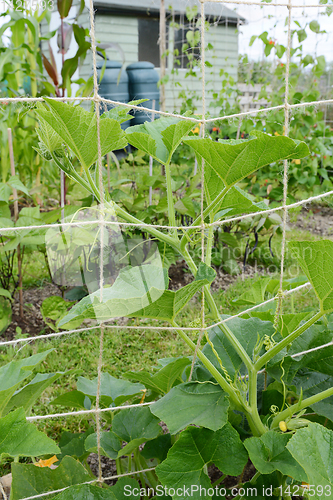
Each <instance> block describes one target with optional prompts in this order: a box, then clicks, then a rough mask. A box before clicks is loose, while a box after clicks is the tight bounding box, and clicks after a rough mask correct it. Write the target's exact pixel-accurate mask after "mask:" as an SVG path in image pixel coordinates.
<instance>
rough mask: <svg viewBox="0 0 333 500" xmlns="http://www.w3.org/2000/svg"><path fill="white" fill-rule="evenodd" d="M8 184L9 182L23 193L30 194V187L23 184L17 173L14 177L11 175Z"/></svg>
mask: <svg viewBox="0 0 333 500" xmlns="http://www.w3.org/2000/svg"><path fill="white" fill-rule="evenodd" d="M7 184H9V185H10V187H12V188H15V189H17V190H18V191H22V192H23V193H25V194H27V195H28V196H29V191H28V189H27V188H26V187H25V185H24V184H22V182H21V181H20V179H19V178H18V176H17V175H13V176H12V177H10V178H9V179H8V181H7Z"/></svg>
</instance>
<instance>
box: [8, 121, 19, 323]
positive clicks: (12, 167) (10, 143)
mask: <svg viewBox="0 0 333 500" xmlns="http://www.w3.org/2000/svg"><path fill="white" fill-rule="evenodd" d="M7 133H8V147H9V158H10V172H11V174H12V176H13V177H14V176H15V163H14V149H13V138H12V129H11V128H8V129H7ZM13 196H14V217H15V222H16V221H17V219H18V216H19V209H18V199H17V189H16V188H13ZM17 267H18V276H19V301H20V318H21V319H23V290H22V254H21V245H17Z"/></svg>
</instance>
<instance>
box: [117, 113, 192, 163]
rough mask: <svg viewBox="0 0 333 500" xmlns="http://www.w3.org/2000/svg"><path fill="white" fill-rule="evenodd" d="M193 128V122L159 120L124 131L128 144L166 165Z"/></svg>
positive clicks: (170, 119)
mask: <svg viewBox="0 0 333 500" xmlns="http://www.w3.org/2000/svg"><path fill="white" fill-rule="evenodd" d="M192 128H193V122H191V121H188V120H182V119H180V118H171V117H167V118H159V119H158V120H155V121H153V122H145V123H143V124H142V125H135V126H134V127H129V128H128V129H127V130H126V137H127V140H128V142H129V143H130V144H131V145H132V146H134V147H136V148H138V149H141V151H144V152H145V153H147V154H149V155H150V156H152V157H153V158H155V159H156V160H157V161H159V162H161V163H163V164H166V163H169V162H170V160H171V157H172V155H173V153H174V152H175V150H176V149H177V147H178V146H179V144H180V143H181V141H182V140H183V138H184V137H185V136H186V135H187V134H188V133H189V131H190V130H191V129H192Z"/></svg>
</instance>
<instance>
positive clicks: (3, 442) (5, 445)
mask: <svg viewBox="0 0 333 500" xmlns="http://www.w3.org/2000/svg"><path fill="white" fill-rule="evenodd" d="M59 452H60V450H59V448H58V446H57V445H56V444H55V442H54V441H52V439H50V438H49V437H47V436H46V434H44V433H43V432H40V431H38V430H37V429H36V427H35V426H34V425H33V424H30V423H29V422H27V421H26V418H25V413H24V410H23V408H18V409H17V410H15V411H13V412H11V413H8V415H6V416H5V417H2V418H0V458H2V457H3V456H4V457H12V458H19V457H38V456H40V455H46V454H49V453H50V454H52V455H53V454H55V453H59Z"/></svg>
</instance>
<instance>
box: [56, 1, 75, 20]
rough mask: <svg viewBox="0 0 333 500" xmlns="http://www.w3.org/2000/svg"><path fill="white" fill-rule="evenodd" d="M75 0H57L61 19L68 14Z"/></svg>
mask: <svg viewBox="0 0 333 500" xmlns="http://www.w3.org/2000/svg"><path fill="white" fill-rule="evenodd" d="M72 3H73V0H57V7H58V12H59V15H60V18H61V19H65V17H67V16H68V14H69V11H70V9H71V7H72Z"/></svg>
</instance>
